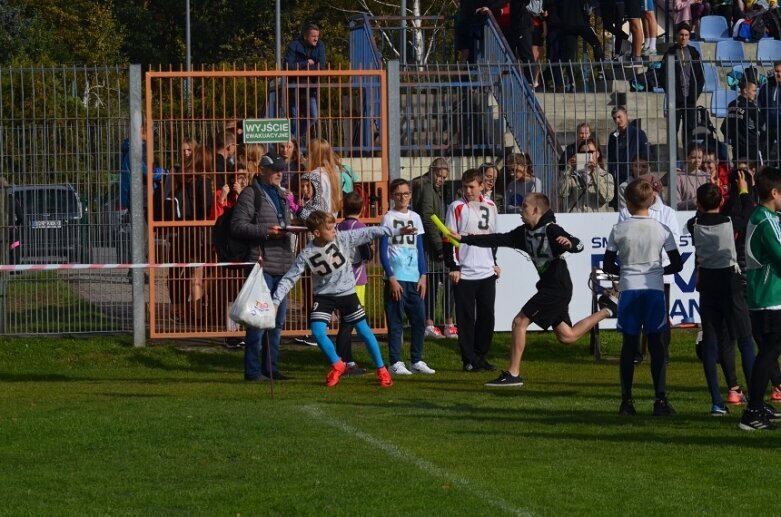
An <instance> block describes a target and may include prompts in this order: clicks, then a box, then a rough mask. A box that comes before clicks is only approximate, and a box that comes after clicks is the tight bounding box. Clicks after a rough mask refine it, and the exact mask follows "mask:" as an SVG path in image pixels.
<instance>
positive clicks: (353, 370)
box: [344, 362, 366, 375]
mask: <svg viewBox="0 0 781 517" xmlns="http://www.w3.org/2000/svg"><path fill="white" fill-rule="evenodd" d="M346 364H347V370H345V372H344V374H345V375H364V374H365V373H366V370H364V369H363V368H361V367H359V366H358V365H357V364H355V363H354V362H351V363H346Z"/></svg>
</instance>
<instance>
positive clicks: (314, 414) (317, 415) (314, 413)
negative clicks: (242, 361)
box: [296, 406, 534, 516]
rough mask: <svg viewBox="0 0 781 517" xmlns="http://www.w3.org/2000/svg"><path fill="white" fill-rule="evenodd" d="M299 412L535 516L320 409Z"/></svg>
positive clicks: (504, 507)
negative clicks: (329, 415) (331, 416)
mask: <svg viewBox="0 0 781 517" xmlns="http://www.w3.org/2000/svg"><path fill="white" fill-rule="evenodd" d="M296 409H298V410H299V411H301V412H303V413H306V414H307V415H308V416H310V417H311V418H313V419H315V420H319V421H320V422H322V423H324V424H326V425H329V426H331V427H333V428H335V429H338V430H340V431H342V432H344V433H346V434H349V435H350V436H352V437H354V438H358V439H359V440H362V441H364V442H366V443H368V444H369V445H371V446H372V447H374V448H375V449H379V450H381V451H382V452H384V453H385V454H387V455H388V456H392V457H394V458H396V459H399V460H402V461H404V462H406V463H410V464H412V465H413V466H415V467H417V468H418V469H420V470H422V471H423V472H425V473H426V474H428V475H430V476H432V477H435V478H440V479H444V480H445V481H447V482H448V483H450V484H452V485H454V486H457V487H459V488H461V489H462V490H464V491H465V492H468V493H469V494H470V495H472V496H474V497H476V498H478V499H480V500H482V501H484V502H486V503H487V504H489V505H491V506H493V507H495V508H497V509H499V510H502V511H503V512H506V513H509V514H512V515H523V516H531V515H534V514H533V513H532V512H531V511H529V510H526V509H524V508H516V507H515V506H513V505H512V504H511V503H509V502H508V501H505V500H504V499H502V498H501V497H498V496H492V495H491V494H489V493H487V492H486V491H485V489H483V488H481V487H477V486H475V485H474V484H472V483H471V482H469V481H468V480H466V479H464V478H462V477H459V476H457V475H455V474H452V473H450V472H448V471H447V470H445V469H443V468H441V467H437V466H436V465H434V464H433V463H429V462H428V461H426V460H423V459H420V458H417V457H415V456H414V455H412V454H409V453H407V452H405V451H403V450H402V449H400V448H399V447H397V446H396V445H394V444H392V443H388V442H385V441H382V440H380V439H379V438H375V437H374V436H372V435H370V434H368V433H365V432H363V431H360V430H358V429H356V428H354V427H352V426H350V425H348V424H346V423H344V422H342V421H340V420H337V419H334V418H330V417H328V416H327V415H326V414H324V413H323V412H322V411H321V410H320V409H319V408H317V407H315V406H301V407H298V408H296Z"/></svg>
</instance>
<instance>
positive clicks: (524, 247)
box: [450, 192, 617, 387]
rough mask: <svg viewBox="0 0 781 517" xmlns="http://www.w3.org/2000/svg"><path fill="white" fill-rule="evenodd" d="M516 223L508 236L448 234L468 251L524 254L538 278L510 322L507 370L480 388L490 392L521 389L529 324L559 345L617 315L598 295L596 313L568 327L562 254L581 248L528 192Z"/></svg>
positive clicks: (546, 204)
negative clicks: (472, 248)
mask: <svg viewBox="0 0 781 517" xmlns="http://www.w3.org/2000/svg"><path fill="white" fill-rule="evenodd" d="M521 220H522V221H523V223H524V224H523V225H521V226H519V227H517V228H516V229H515V230H513V231H511V232H509V233H495V234H490V235H458V234H453V233H451V234H450V235H451V237H453V238H455V239H457V240H460V241H461V242H462V243H464V244H469V245H471V246H480V247H507V248H515V249H517V250H520V251H522V252H524V253H526V254H527V255H529V257H530V258H531V260H532V262H533V263H534V267H535V268H536V269H537V273H539V275H540V280H539V282H537V292H536V293H535V294H534V296H532V297H531V298H530V299H529V301H527V302H526V304H525V305H524V306H523V308H521V311H520V312H519V313H518V314H517V315H516V316H515V318H514V319H513V325H512V340H513V343H512V348H511V350H510V366H509V368H508V369H507V370H506V371H503V372H502V374H501V375H500V376H499V377H497V378H496V379H494V380H492V381H490V382H487V383H486V384H485V385H486V386H489V387H505V386H523V377H521V357H522V356H523V351H524V349H525V348H526V329H527V328H529V325H531V324H532V323H536V324H537V325H539V326H540V327H542V328H543V329H547V328H549V327H551V328H553V332H554V333H555V334H556V338H557V339H558V340H559V341H560V342H561V343H566V344H569V343H574V342H575V341H577V340H578V339H580V338H581V337H583V336H584V335H585V334H586V332H588V331H589V330H591V328H592V327H593V326H594V325H596V324H597V323H599V322H600V321H602V320H603V319H605V318H609V317H615V315H616V311H617V308H616V303H617V300H616V299H615V298H614V297H610V296H603V297H601V298H600V300H599V306H600V310H599V311H598V312H595V313H594V314H592V315H590V316H588V317H586V318H584V319H582V320H580V321H579V322H577V323H576V324H575V325H574V326H573V325H572V322H571V320H570V316H569V302H570V300H571V299H572V279H571V278H570V274H569V269H568V268H567V263H566V262H565V261H564V258H563V257H562V255H563V254H564V253H565V252H567V251H570V252H573V253H579V252H581V251H583V244H582V243H581V242H580V241H579V240H578V239H577V238H575V237H573V236H572V235H570V234H569V233H567V232H566V231H565V230H564V229H563V228H562V227H561V226H559V225H557V224H556V216H555V215H554V213H553V211H552V210H551V209H550V201H549V200H548V196H546V195H545V194H542V193H539V192H532V193H530V194H528V195H527V196H526V197H525V198H524V199H523V204H521Z"/></svg>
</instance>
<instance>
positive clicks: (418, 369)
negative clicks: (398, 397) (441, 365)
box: [409, 361, 437, 375]
mask: <svg viewBox="0 0 781 517" xmlns="http://www.w3.org/2000/svg"><path fill="white" fill-rule="evenodd" d="M409 369H410V370H412V373H424V374H426V375H434V374H435V373H437V371H436V370H434V369H433V368H430V367H429V365H427V364H426V363H425V362H423V361H418V362H417V363H412V364H411V365H410V367H409Z"/></svg>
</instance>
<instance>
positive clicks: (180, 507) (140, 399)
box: [0, 331, 781, 516]
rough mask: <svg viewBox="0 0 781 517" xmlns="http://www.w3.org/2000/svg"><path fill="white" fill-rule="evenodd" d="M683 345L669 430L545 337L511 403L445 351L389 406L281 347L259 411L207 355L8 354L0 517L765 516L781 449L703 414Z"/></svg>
mask: <svg viewBox="0 0 781 517" xmlns="http://www.w3.org/2000/svg"><path fill="white" fill-rule="evenodd" d="M603 336H604V337H605V339H608V340H611V341H612V342H613V349H614V350H615V342H616V341H615V340H616V337H615V334H613V333H604V334H603ZM692 340H693V334H692V333H691V332H688V333H687V332H682V331H680V332H676V333H675V335H674V344H673V347H672V362H671V365H670V369H669V374H668V381H669V397H670V401H671V403H672V404H673V406H674V407H675V408H676V409H677V410H678V413H679V415H678V416H677V417H674V418H671V419H658V418H657V419H655V418H653V417H651V416H650V413H651V406H652V402H653V400H652V396H653V395H652V390H651V386H650V373H649V368H648V365H647V363H644V364H643V365H642V366H641V367H640V368H639V370H638V373H637V375H636V388H635V400H636V406H637V408H638V411H639V412H640V413H641V415H640V416H638V417H637V418H634V419H627V418H619V417H618V416H617V414H616V413H617V410H618V403H619V396H618V391H619V390H618V366H617V363H616V362H614V361H603V362H599V363H597V362H595V361H594V360H593V358H592V357H590V356H589V355H588V351H587V349H588V346H587V343H586V341H585V340H583V341H582V342H581V343H578V344H576V345H570V346H563V345H559V344H556V343H555V340H554V337H553V336H552V334H535V335H533V336H532V337H531V340H530V344H529V347H528V349H527V354H526V357H525V359H526V361H525V364H524V368H523V374H524V376H525V378H526V386H524V387H522V388H519V389H504V390H502V389H495V390H488V389H485V388H484V387H483V386H482V383H483V382H485V381H486V380H488V379H489V378H492V377H493V374H488V373H485V374H467V373H463V372H461V371H460V360H459V358H458V355H457V352H456V348H457V346H456V344H455V342H454V341H450V340H445V341H438V342H428V343H427V354H426V359H427V360H428V362H429V364H430V365H432V366H433V367H434V368H437V369H438V370H439V371H438V372H437V374H436V375H434V376H414V377H408V378H401V379H396V384H395V385H394V386H393V387H392V388H390V389H387V390H382V389H380V388H379V387H378V386H377V385H376V378H375V377H374V376H373V375H370V376H369V375H367V376H362V377H347V378H344V379H343V380H342V382H341V383H340V384H339V385H338V386H337V387H336V388H334V389H326V388H325V387H324V386H323V385H322V384H323V380H324V378H325V374H326V372H327V367H326V364H325V360H324V359H323V357H322V356H321V354H320V352H319V351H318V350H316V349H313V348H302V347H293V346H291V347H286V348H285V350H284V351H283V371H284V372H285V373H289V374H291V375H293V376H295V380H292V381H287V382H278V383H275V384H274V398H273V399H272V396H271V386H270V385H269V384H268V383H247V382H244V381H243V380H242V368H243V366H242V365H243V359H242V354H241V353H236V352H228V351H223V350H222V349H221V348H219V347H216V346H215V347H209V346H183V345H181V344H177V343H173V344H172V343H166V344H160V345H155V346H150V347H148V348H145V349H134V348H132V347H131V346H130V345H129V342H130V339H129V338H127V339H125V338H91V339H84V338H79V339H49V338H46V339H43V338H29V339H21V338H20V339H4V340H2V341H0V386H2V388H1V389H0V399H1V400H2V402H1V403H0V465H2V468H0V514H3V515H55V514H56V515H61V514H82V515H83V514H90V515H97V514H100V515H106V514H108V515H131V514H132V515H138V514H145V515H165V514H183V515H324V514H333V515H407V514H412V515H469V516H471V515H492V516H493V515H504V514H536V515H573V514H574V515H654V514H658V515H671V514H675V515H681V514H686V515H689V514H701V515H752V514H753V515H760V514H773V513H775V510H773V508H774V507H775V502H774V501H775V500H776V497H777V495H778V490H779V488H781V484H779V482H778V465H779V460H781V453H779V450H780V449H779V444H780V443H781V441H780V440H781V434H779V433H772V432H766V433H745V432H742V431H739V430H738V429H737V422H738V418H739V415H740V410H733V412H732V413H731V414H730V415H729V416H728V417H726V418H721V419H719V418H712V417H710V416H708V410H709V408H710V402H709V398H708V396H707V391H706V388H705V381H704V379H703V375H702V370H701V366H700V364H699V363H698V362H697V360H696V358H695V357H694V354H693V350H692V349H693V346H692V345H691V342H692ZM507 343H508V336H507V335H497V338H496V343H495V345H494V349H493V352H492V354H491V355H492V356H493V357H494V358H495V359H496V363H497V364H498V365H500V366H503V365H504V364H505V357H506V355H507ZM356 348H357V349H360V352H359V354H358V357H359V359H362V361H361V362H362V363H364V364H367V360H366V357H367V356H366V354H365V352H364V351H363V350H362V347H360V346H359V345H358V344H356Z"/></svg>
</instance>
